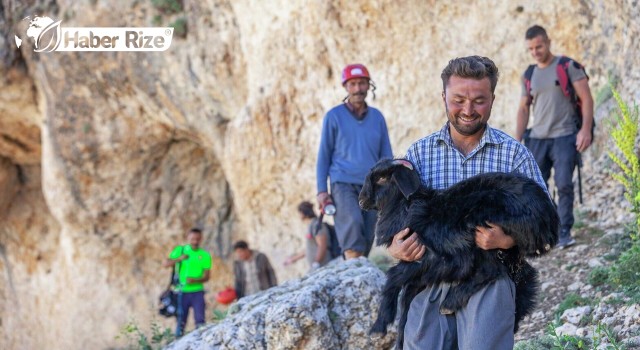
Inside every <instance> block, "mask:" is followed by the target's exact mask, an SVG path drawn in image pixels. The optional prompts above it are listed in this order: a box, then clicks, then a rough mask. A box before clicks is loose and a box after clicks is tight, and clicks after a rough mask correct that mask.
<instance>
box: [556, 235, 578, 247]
mask: <svg viewBox="0 0 640 350" xmlns="http://www.w3.org/2000/svg"><path fill="white" fill-rule="evenodd" d="M574 244H576V240H575V239H573V238H571V237H567V238H560V240H559V241H558V245H557V246H556V248H559V249H566V248H569V247H571V246H572V245H574Z"/></svg>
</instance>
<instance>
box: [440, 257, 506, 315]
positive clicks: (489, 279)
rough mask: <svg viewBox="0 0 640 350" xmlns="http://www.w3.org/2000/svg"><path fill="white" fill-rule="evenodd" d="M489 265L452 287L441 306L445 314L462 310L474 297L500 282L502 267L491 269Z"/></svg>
mask: <svg viewBox="0 0 640 350" xmlns="http://www.w3.org/2000/svg"><path fill="white" fill-rule="evenodd" d="M487 265H488V264H487ZM487 265H485V266H483V267H484V268H479V269H478V270H477V271H476V272H475V273H474V274H473V275H472V277H471V278H469V279H468V280H465V281H462V282H460V283H459V284H457V285H452V286H451V289H449V293H448V294H447V296H446V297H445V298H444V300H443V301H442V304H441V305H440V310H441V311H443V312H455V311H457V310H460V309H461V308H463V307H465V306H466V305H467V303H468V302H469V298H471V296H472V295H474V294H475V293H477V292H478V291H480V290H481V289H482V288H484V287H486V286H488V285H489V284H491V283H493V282H495V281H496V280H498V278H499V277H500V276H501V269H500V267H494V268H490V266H487Z"/></svg>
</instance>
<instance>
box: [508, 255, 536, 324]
mask: <svg viewBox="0 0 640 350" xmlns="http://www.w3.org/2000/svg"><path fill="white" fill-rule="evenodd" d="M515 277H516V283H515V284H516V322H515V325H514V329H513V332H514V333H515V332H517V331H518V327H519V325H520V321H521V320H522V319H523V318H524V317H525V316H527V315H528V314H530V313H531V311H533V308H534V307H535V305H536V297H537V295H538V288H539V284H540V282H539V281H538V272H537V271H536V269H534V268H533V267H532V266H531V265H529V263H527V262H524V264H523V266H522V267H521V270H520V271H519V276H515Z"/></svg>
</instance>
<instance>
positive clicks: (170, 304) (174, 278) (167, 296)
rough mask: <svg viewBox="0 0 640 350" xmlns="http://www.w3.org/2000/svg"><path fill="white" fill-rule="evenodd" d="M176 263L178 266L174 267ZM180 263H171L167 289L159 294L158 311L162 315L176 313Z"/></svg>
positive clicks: (181, 251)
mask: <svg viewBox="0 0 640 350" xmlns="http://www.w3.org/2000/svg"><path fill="white" fill-rule="evenodd" d="M183 250H184V247H181V250H180V255H182V253H183ZM176 265H178V268H176ZM179 276H180V263H177V264H175V265H173V269H172V270H171V280H170V281H169V286H168V287H167V289H165V290H164V292H162V294H160V297H159V298H158V299H159V305H158V313H159V314H160V315H162V316H164V317H173V316H177V315H178V294H180V292H179V291H178V290H177V286H178V284H180V278H179Z"/></svg>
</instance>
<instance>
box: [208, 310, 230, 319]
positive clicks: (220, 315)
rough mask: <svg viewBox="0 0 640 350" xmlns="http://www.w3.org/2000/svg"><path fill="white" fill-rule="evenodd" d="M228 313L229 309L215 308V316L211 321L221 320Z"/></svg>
mask: <svg viewBox="0 0 640 350" xmlns="http://www.w3.org/2000/svg"><path fill="white" fill-rule="evenodd" d="M228 313H229V310H219V309H213V317H211V321H213V322H220V321H222V320H224V319H225V318H226V317H227V314H228Z"/></svg>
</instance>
